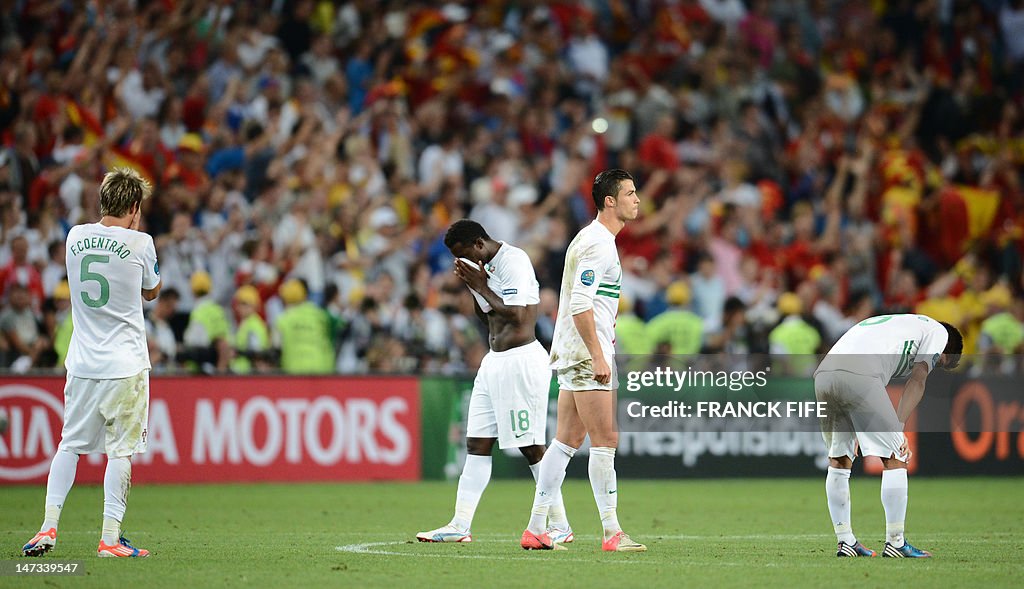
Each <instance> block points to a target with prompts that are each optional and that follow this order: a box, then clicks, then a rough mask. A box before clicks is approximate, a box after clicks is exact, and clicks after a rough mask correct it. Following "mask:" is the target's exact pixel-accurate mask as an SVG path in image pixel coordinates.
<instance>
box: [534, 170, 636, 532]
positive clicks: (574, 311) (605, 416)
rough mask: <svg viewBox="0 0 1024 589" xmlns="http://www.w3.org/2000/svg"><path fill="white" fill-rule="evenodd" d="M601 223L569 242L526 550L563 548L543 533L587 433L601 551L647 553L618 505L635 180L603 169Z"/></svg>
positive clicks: (598, 199) (597, 183)
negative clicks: (620, 391) (619, 347)
mask: <svg viewBox="0 0 1024 589" xmlns="http://www.w3.org/2000/svg"><path fill="white" fill-rule="evenodd" d="M592 196H593V198H594V204H595V205H596V206H597V210H598V213H597V219H595V220H594V221H593V222H592V223H590V225H588V226H586V227H584V228H583V229H582V230H580V232H579V233H578V234H576V237H575V238H574V239H573V240H572V242H571V243H570V244H569V249H568V251H567V252H566V254H565V270H564V272H563V273H562V288H561V293H560V297H559V301H558V316H557V318H556V320H555V336H554V340H553V341H552V343H551V357H550V360H551V368H552V369H554V370H555V371H556V374H557V377H558V388H559V391H558V426H557V431H556V433H555V439H554V440H552V442H551V445H550V446H549V447H548V449H547V451H546V452H545V453H544V458H543V459H542V460H541V462H540V473H539V475H538V477H537V490H536V494H535V495H534V500H533V512H532V515H531V517H530V523H529V526H528V527H527V528H526V530H525V531H524V532H523V537H522V540H521V542H520V545H521V546H522V547H523V548H525V549H527V550H552V549H554V548H555V547H556V546H558V545H557V544H556V543H555V542H553V541H552V538H551V537H550V535H549V534H548V533H547V532H546V530H545V528H546V525H547V523H546V522H547V516H548V511H549V510H550V508H551V504H552V501H553V500H554V498H555V497H556V495H557V494H558V491H559V489H560V488H561V486H562V480H563V479H564V478H565V468H566V466H567V465H568V464H569V459H570V458H572V456H573V455H574V454H575V453H576V450H577V449H578V448H579V447H580V445H581V444H583V440H584V438H585V437H586V436H587V434H589V435H590V443H591V448H590V469H589V470H590V485H591V488H592V489H593V491H594V499H595V501H596V502H597V509H598V512H599V513H600V516H601V525H602V527H603V528H604V539H603V542H602V548H603V549H604V550H606V551H610V552H642V551H644V550H647V547H646V546H644V545H643V544H639V543H637V542H635V541H633V540H632V539H630V537H629V536H628V535H627V534H626V533H625V532H623V531H622V528H621V527H620V526H619V520H618V516H617V514H616V506H617V499H618V487H617V486H616V482H615V448H616V447H617V445H618V441H619V434H618V431H617V430H616V429H615V420H614V412H615V398H614V392H615V386H616V381H615V375H614V368H613V366H614V356H615V347H614V343H615V315H616V313H617V312H618V303H619V291H620V289H621V287H622V267H621V266H620V264H619V253H618V250H617V249H616V248H615V236H616V235H617V234H618V233H619V231H621V230H622V228H623V227H624V226H625V225H626V221H632V220H633V219H636V217H637V215H638V214H639V212H640V198H639V196H638V195H637V192H636V186H635V183H634V181H633V177H632V176H631V175H630V174H629V173H628V172H626V171H623V170H606V171H604V172H601V173H600V174H598V175H597V177H596V178H594V186H593V190H592Z"/></svg>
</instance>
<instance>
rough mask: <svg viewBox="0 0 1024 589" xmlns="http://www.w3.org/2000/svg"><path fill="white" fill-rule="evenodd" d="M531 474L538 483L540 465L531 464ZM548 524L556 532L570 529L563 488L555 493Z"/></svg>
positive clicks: (549, 509)
mask: <svg viewBox="0 0 1024 589" xmlns="http://www.w3.org/2000/svg"><path fill="white" fill-rule="evenodd" d="M530 472H532V473H533V480H534V481H536V480H537V479H538V477H539V476H540V463H539V462H538V463H537V464H531V465H530ZM548 523H550V524H551V528H552V529H555V530H563V531H564V530H568V529H569V519H568V518H567V517H566V516H565V504H564V503H562V488H561V487H559V488H558V490H557V491H556V492H555V500H554V501H553V502H552V503H551V507H550V508H548Z"/></svg>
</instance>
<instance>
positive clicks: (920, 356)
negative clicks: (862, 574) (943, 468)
mask: <svg viewBox="0 0 1024 589" xmlns="http://www.w3.org/2000/svg"><path fill="white" fill-rule="evenodd" d="M962 350H963V337H962V336H961V335H960V332H959V331H957V329H956V328H955V327H953V326H952V325H950V324H948V323H940V322H938V321H936V320H934V319H932V318H931V317H926V316H924V315H909V314H908V315H882V316H880V317H871V318H869V319H865V320H864V321H861V322H860V323H858V324H857V325H855V326H853V327H851V328H850V330H849V331H847V332H846V333H845V334H844V335H843V336H842V337H841V338H839V341H837V342H836V343H835V345H834V346H832V349H831V350H829V352H828V354H827V355H826V356H825V358H824V359H823V360H822V361H821V364H820V365H819V366H818V369H817V370H816V371H815V372H814V393H815V396H816V397H817V398H818V400H819V401H825V402H827V403H828V404H829V405H828V406H829V413H830V417H829V418H828V419H826V420H823V422H822V437H823V438H824V439H825V445H826V446H827V447H828V457H829V458H828V461H829V467H828V476H827V477H826V479H825V496H826V499H827V501H828V511H829V515H830V516H831V517H832V526H833V529H834V530H835V532H836V539H837V541H838V548H837V551H836V556H875V551H874V550H871V549H869V548H867V547H866V546H864V545H863V544H861V543H860V542H858V541H857V538H856V536H855V535H854V533H853V526H852V524H851V523H850V469H851V468H852V466H853V460H854V458H855V456H856V451H857V447H858V445H859V446H860V453H861V455H863V456H878V457H879V458H880V459H881V460H882V466H883V468H884V470H883V471H882V507H883V508H884V509H885V529H886V541H885V547H884V550H883V553H882V555H883V556H889V557H896V558H903V557H910V558H926V557H928V556H931V554H930V553H928V552H927V551H925V550H919V549H917V548H915V547H914V546H912V545H911V544H910V543H909V542H907V541H906V538H904V534H903V532H904V520H905V519H906V514H907V489H908V485H907V463H908V462H909V461H910V457H911V452H910V449H909V448H908V446H907V438H906V436H904V435H903V424H904V423H906V421H907V418H909V417H910V414H911V413H913V411H914V408H915V407H917V405H918V403H920V401H921V398H922V397H923V396H924V388H925V382H926V380H927V379H928V374H929V373H930V372H931V371H932V370H933V369H934V368H944V369H946V370H952V369H953V368H956V366H957V364H958V363H959V361H960V353H961V351H962ZM900 377H909V379H908V380H907V384H906V386H905V387H904V388H903V395H902V396H901V397H900V402H899V406H898V407H897V408H896V409H893V406H892V403H891V402H890V401H889V395H888V393H887V392H886V385H887V384H888V383H889V381H890V380H891V379H892V378H900ZM833 411H834V413H833Z"/></svg>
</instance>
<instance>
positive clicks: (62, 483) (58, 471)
mask: <svg viewBox="0 0 1024 589" xmlns="http://www.w3.org/2000/svg"><path fill="white" fill-rule="evenodd" d="M77 471H78V454H75V453H73V452H66V451H64V450H57V453H56V454H54V455H53V462H51V463H50V475H49V476H48V477H46V512H45V514H44V515H43V527H42V528H40V529H39V531H40V532H45V531H46V530H49V529H50V528H56V527H57V524H58V523H59V522H60V511H61V510H62V509H64V501H65V500H67V498H68V493H70V492H71V486H72V485H74V484H75V473H76V472H77Z"/></svg>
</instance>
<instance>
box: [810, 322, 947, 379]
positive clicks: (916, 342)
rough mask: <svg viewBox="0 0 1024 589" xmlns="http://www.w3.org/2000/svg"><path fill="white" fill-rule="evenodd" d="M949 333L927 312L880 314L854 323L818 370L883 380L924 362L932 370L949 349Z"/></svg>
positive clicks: (905, 373) (900, 374)
mask: <svg viewBox="0 0 1024 589" xmlns="http://www.w3.org/2000/svg"><path fill="white" fill-rule="evenodd" d="M948 340H949V334H948V333H947V332H946V328H945V327H943V326H942V324H941V323H939V322H938V321H936V320H934V319H932V318H931V317H927V316H925V315H911V314H906V315H881V316H878V317H871V318H869V319H865V320H864V321H861V322H860V323H858V324H857V325H854V326H853V327H851V328H850V330H849V331H847V332H846V333H845V334H843V336H842V337H841V338H839V341H837V342H836V344H835V345H834V346H832V349H831V350H829V352H828V355H826V356H825V358H824V359H823V360H822V361H821V365H820V366H818V370H817V371H816V373H817V372H821V371H824V370H845V371H847V372H853V373H856V374H862V375H865V376H874V377H877V378H878V379H880V380H881V381H882V382H883V383H888V382H889V380H890V379H892V378H894V377H904V376H908V375H909V374H910V371H911V369H912V368H913V367H914V364H916V363H918V362H925V363H927V365H928V371H929V372H930V371H931V370H932V369H933V368H935V363H936V362H938V360H939V356H940V355H941V354H942V351H943V350H945V349H946V342H947V341H948Z"/></svg>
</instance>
